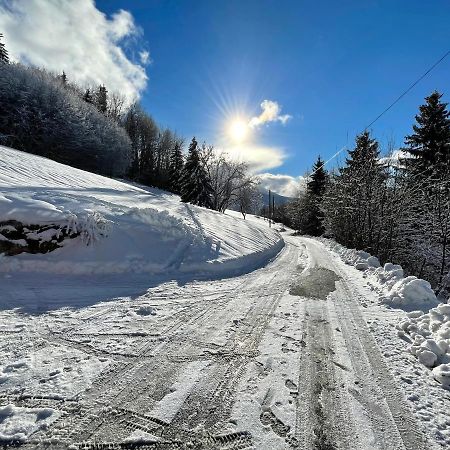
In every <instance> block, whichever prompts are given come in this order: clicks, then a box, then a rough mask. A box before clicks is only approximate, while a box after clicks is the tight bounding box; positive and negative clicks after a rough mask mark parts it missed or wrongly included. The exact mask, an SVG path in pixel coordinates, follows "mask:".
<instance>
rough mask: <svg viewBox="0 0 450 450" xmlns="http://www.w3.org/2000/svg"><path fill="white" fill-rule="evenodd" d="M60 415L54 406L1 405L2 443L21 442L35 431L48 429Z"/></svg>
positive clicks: (0, 438)
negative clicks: (25, 406) (23, 406)
mask: <svg viewBox="0 0 450 450" xmlns="http://www.w3.org/2000/svg"><path fill="white" fill-rule="evenodd" d="M57 416H58V413H57V412H56V411H55V410H54V409H52V408H20V407H17V406H14V405H6V406H2V407H0V443H6V444H19V443H24V442H26V441H27V440H28V436H30V435H31V434H33V433H34V432H36V431H38V430H42V429H46V428H47V427H48V426H49V425H50V424H51V423H52V422H53V421H54V420H55V419H56V418H57Z"/></svg>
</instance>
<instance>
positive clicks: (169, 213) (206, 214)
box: [0, 146, 284, 276]
mask: <svg viewBox="0 0 450 450" xmlns="http://www.w3.org/2000/svg"><path fill="white" fill-rule="evenodd" d="M0 191H1V194H0V240H1V241H2V242H3V248H5V247H6V246H9V247H13V250H12V251H11V254H14V256H6V255H5V254H3V256H2V255H1V254H0V273H1V272H4V273H5V272H9V273H18V272H22V273H23V272H45V273H52V274H53V273H55V274H76V275H83V274H119V273H130V272H133V273H155V274H157V273H165V274H166V273H168V272H173V271H178V272H183V273H186V272H195V273H199V272H202V273H209V272H214V273H219V274H220V275H224V276H227V275H229V274H230V275H231V274H234V273H236V272H240V271H241V272H242V271H244V270H248V269H249V268H253V267H255V268H256V267H258V266H260V265H263V264H265V263H266V262H267V261H268V260H269V259H271V258H273V257H274V256H275V255H276V254H277V253H278V252H279V251H280V249H281V248H282V247H283V245H284V241H283V239H282V237H281V236H280V234H279V233H278V232H277V231H275V230H273V229H270V228H269V227H268V226H267V224H266V223H257V222H255V221H248V220H243V219H241V218H238V217H235V216H232V215H228V214H222V213H218V212H216V211H211V210H207V209H204V208H200V207H196V206H193V205H187V204H184V203H182V202H180V198H179V197H178V196H176V195H172V194H169V193H167V192H164V191H161V190H159V189H152V188H147V187H143V186H142V187H139V186H136V185H135V184H130V183H124V182H120V181H117V180H112V179H110V178H106V177H102V176H99V175H95V174H92V173H89V172H85V171H82V170H79V169H75V168H73V167H69V166H66V165H63V164H59V163H56V162H54V161H50V160H48V159H46V158H42V157H38V156H35V155H31V154H27V153H23V152H19V151H17V150H13V149H10V148H7V147H1V146H0ZM11 221H17V222H20V223H21V224H22V227H23V229H24V230H25V231H26V232H25V234H24V236H21V239H22V238H23V239H22V240H23V242H22V243H21V242H13V243H12V244H11V245H10V244H8V245H5V240H8V239H13V235H11V230H9V231H8V229H7V227H8V226H10V225H8V224H7V223H6V222H11ZM2 223H3V224H5V223H6V224H5V225H4V226H3V227H2ZM37 224H40V225H45V226H47V227H48V230H47V229H46V228H45V233H44V234H42V233H40V232H35V230H36V228H33V229H31V228H32V227H31V225H37ZM27 225H28V228H29V229H27ZM61 229H64V230H70V231H71V232H70V233H69V232H67V233H66V235H65V237H64V239H63V240H61V239H59V240H58V235H57V234H58V230H61ZM51 230H53V231H51ZM52 233H53V234H52ZM8 236H9V237H8ZM16 240H17V239H16ZM36 240H38V241H39V243H38V245H37V247H39V246H40V245H41V243H46V242H47V243H48V242H53V243H54V245H53V246H51V249H50V250H52V251H48V250H49V247H50V246H49V245H47V246H45V245H43V248H44V249H45V250H46V251H48V253H46V252H45V251H43V252H41V253H45V254H41V253H37V252H34V251H30V252H29V253H20V252H22V251H25V252H27V251H29V248H24V249H22V248H21V244H23V246H24V247H26V246H27V245H28V246H31V247H32V246H33V244H32V242H33V241H36ZM49 240H50V241H49ZM34 247H36V245H35V246H34ZM0 248H2V247H1V246H0ZM54 248H56V249H54ZM15 253H20V254H15Z"/></svg>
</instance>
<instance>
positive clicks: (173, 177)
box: [169, 142, 184, 194]
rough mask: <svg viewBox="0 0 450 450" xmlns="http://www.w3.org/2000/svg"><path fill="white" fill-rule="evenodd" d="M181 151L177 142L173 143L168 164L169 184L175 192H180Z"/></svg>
mask: <svg viewBox="0 0 450 450" xmlns="http://www.w3.org/2000/svg"><path fill="white" fill-rule="evenodd" d="M183 165H184V161H183V153H182V152H181V145H180V143H179V142H176V143H175V146H174V148H173V151H172V154H171V155H170V164H169V185H170V190H171V191H172V192H173V193H175V194H180V193H181V176H182V173H183Z"/></svg>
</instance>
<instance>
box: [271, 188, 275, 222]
mask: <svg viewBox="0 0 450 450" xmlns="http://www.w3.org/2000/svg"><path fill="white" fill-rule="evenodd" d="M274 217H275V197H274V195H273V194H272V221H274Z"/></svg>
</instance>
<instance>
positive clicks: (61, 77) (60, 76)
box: [58, 70, 67, 86]
mask: <svg viewBox="0 0 450 450" xmlns="http://www.w3.org/2000/svg"><path fill="white" fill-rule="evenodd" d="M58 79H59V80H60V81H61V83H62V85H63V86H65V85H67V75H66V72H64V70H63V72H62V74H61V75H59V76H58Z"/></svg>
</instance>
